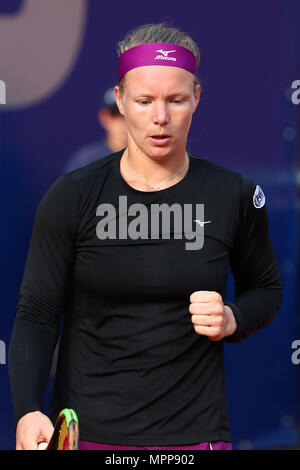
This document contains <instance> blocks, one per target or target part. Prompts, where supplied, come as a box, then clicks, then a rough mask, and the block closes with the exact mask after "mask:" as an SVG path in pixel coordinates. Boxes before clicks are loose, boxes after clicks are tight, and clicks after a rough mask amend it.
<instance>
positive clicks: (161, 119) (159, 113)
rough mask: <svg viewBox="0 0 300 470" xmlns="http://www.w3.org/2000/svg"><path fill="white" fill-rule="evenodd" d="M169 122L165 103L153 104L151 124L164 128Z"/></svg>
mask: <svg viewBox="0 0 300 470" xmlns="http://www.w3.org/2000/svg"><path fill="white" fill-rule="evenodd" d="M169 120H170V117H169V112H168V106H167V103H165V102H162V101H159V102H157V103H155V106H154V113H153V122H154V124H159V125H160V126H165V125H166V124H167V123H168V122H169Z"/></svg>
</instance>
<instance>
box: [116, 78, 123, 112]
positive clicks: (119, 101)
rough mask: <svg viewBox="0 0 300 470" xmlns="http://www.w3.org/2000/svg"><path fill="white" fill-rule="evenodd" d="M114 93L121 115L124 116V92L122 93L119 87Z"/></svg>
mask: <svg viewBox="0 0 300 470" xmlns="http://www.w3.org/2000/svg"><path fill="white" fill-rule="evenodd" d="M114 92H115V100H116V104H117V106H118V109H119V113H120V114H122V116H124V106H123V102H122V92H121V89H120V87H119V86H118V85H116V86H115V88H114Z"/></svg>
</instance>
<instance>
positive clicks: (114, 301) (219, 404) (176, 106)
mask: <svg viewBox="0 0 300 470" xmlns="http://www.w3.org/2000/svg"><path fill="white" fill-rule="evenodd" d="M198 65H199V49H198V47H197V45H196V43H195V42H194V41H193V40H192V39H191V38H190V37H189V36H188V35H186V34H185V33H183V32H181V31H180V30H179V29H177V28H174V27H172V26H169V25H166V24H155V25H144V26H142V27H140V28H138V29H137V30H135V31H133V32H131V33H129V34H128V35H127V37H126V38H125V39H124V40H123V41H122V42H121V43H120V44H119V84H118V86H116V87H115V96H116V102H117V104H118V107H119V110H120V112H121V114H122V115H124V118H125V121H126V125H127V132H128V146H127V147H126V148H125V149H123V150H122V151H120V152H117V153H114V154H112V155H108V156H107V157H104V158H101V159H99V160H98V161H96V162H93V163H91V164H89V165H87V166H85V167H83V168H80V169H78V170H75V171H73V172H70V173H68V174H65V175H63V176H61V177H59V178H58V179H57V180H56V181H55V182H54V183H53V184H52V186H51V187H50V188H49V189H48V191H47V192H46V194H45V195H44V197H43V199H42V201H41V203H40V205H39V207H38V209H37V212H36V217H35V221H34V227H33V233H32V238H31V242H30V247H29V252H28V256H27V261H26V266H25V271H24V276H23V281H22V284H21V288H20V294H19V302H18V308H17V316H16V320H15V325H14V329H13V333H12V338H11V343H10V348H9V370H10V381H11V390H12V397H13V402H14V413H15V423H16V442H17V444H16V448H17V449H37V446H38V443H39V442H40V441H44V440H45V441H48V440H49V439H50V436H51V433H52V430H53V424H52V423H53V422H54V421H55V419H56V417H57V415H58V413H59V411H60V410H61V409H63V408H66V407H69V408H73V409H74V410H75V411H76V412H77V415H78V418H79V427H80V448H81V449H195V450H202V449H231V448H232V444H231V433H230V426H229V420H228V414H227V398H226V389H225V370H224V363H223V343H224V341H227V342H232V343H234V342H239V341H242V340H243V339H245V338H247V337H248V336H249V335H250V334H253V333H254V332H256V331H258V330H260V329H261V328H263V327H265V326H266V325H267V324H269V323H270V322H271V321H272V320H273V318H274V317H275V315H276V314H277V312H278V310H279V307H280V305H281V300H282V287H281V281H280V277H279V273H278V268H277V264H276V260H275V257H274V253H273V250H272V246H271V244H270V239H269V233H268V216H267V209H266V204H265V196H264V193H263V191H262V189H261V188H260V187H259V186H258V185H257V184H256V183H255V182H253V181H252V180H251V179H249V178H248V177H247V176H245V175H243V174H241V173H238V172H235V171H232V170H229V169H226V168H224V167H222V166H220V165H217V164H215V163H213V162H211V161H208V160H207V159H205V158H201V157H198V156H194V155H191V154H190V153H189V152H188V151H187V148H186V144H187V137H188V132H189V129H190V125H191V120H192V116H193V113H194V112H195V110H196V108H197V106H198V103H199V99H200V90H201V88H200V84H199V81H198V79H197V67H198ZM229 268H231V270H232V273H233V276H234V280H235V287H236V297H235V300H234V302H226V301H225V294H226V281H227V276H228V269H229ZM61 313H63V331H62V337H61V341H60V349H59V357H58V365H57V371H56V378H55V385H54V391H53V398H52V407H51V416H50V418H51V419H49V418H48V417H47V416H46V415H45V414H43V406H42V397H43V391H44V389H45V384H46V382H47V379H48V376H49V370H50V366H51V360H52V357H53V352H54V349H55V346H56V343H57V340H58V336H59V324H60V314H61Z"/></svg>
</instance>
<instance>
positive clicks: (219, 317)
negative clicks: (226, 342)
mask: <svg viewBox="0 0 300 470" xmlns="http://www.w3.org/2000/svg"><path fill="white" fill-rule="evenodd" d="M189 312H190V314H191V315H192V317H191V319H192V323H193V324H194V329H195V331H196V333H198V334H199V335H204V336H208V337H209V339H211V340H212V341H219V340H221V339H222V338H225V336H230V335H232V334H233V333H234V332H235V330H236V328H237V324H236V321H235V317H234V315H233V312H232V309H231V308H230V307H229V306H228V305H224V304H223V299H222V296H221V295H220V294H219V293H218V292H214V291H206V290H199V291H196V292H193V293H192V294H191V296H190V306H189Z"/></svg>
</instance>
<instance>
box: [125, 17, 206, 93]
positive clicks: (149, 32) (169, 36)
mask: <svg viewBox="0 0 300 470" xmlns="http://www.w3.org/2000/svg"><path fill="white" fill-rule="evenodd" d="M152 42H169V43H172V44H178V45H179V46H183V47H186V48H187V49H189V50H190V51H191V52H192V53H193V54H194V56H195V59H196V67H197V69H198V67H199V65H200V50H199V47H198V45H197V43H196V42H195V41H194V40H193V39H192V38H191V37H190V36H189V35H188V34H186V33H184V32H183V31H181V30H180V29H179V28H177V27H174V26H172V25H170V24H168V23H157V24H145V25H143V26H139V27H138V28H136V29H133V30H131V31H129V33H127V35H126V36H125V38H124V39H123V40H122V41H120V42H119V43H118V45H117V50H118V55H119V57H120V55H121V54H122V53H123V52H125V51H127V50H128V49H130V48H131V47H134V46H139V45H140V44H147V43H152ZM122 82H123V78H122V80H121V82H120V86H121V87H122V85H121V83H122ZM198 83H199V79H198V78H197V77H195V84H198Z"/></svg>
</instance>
